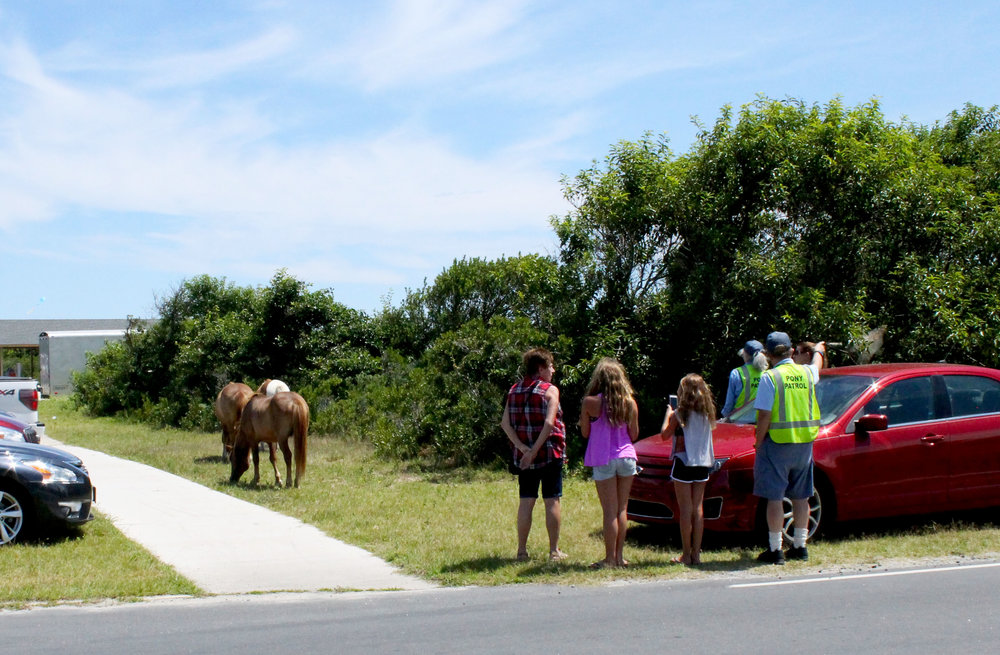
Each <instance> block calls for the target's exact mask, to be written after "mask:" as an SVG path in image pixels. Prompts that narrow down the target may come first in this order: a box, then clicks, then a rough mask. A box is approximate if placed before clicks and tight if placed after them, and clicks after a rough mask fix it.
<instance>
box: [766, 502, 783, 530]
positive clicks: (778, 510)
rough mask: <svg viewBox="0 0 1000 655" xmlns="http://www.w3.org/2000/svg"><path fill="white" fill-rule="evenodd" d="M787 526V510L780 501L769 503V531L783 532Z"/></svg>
mask: <svg viewBox="0 0 1000 655" xmlns="http://www.w3.org/2000/svg"><path fill="white" fill-rule="evenodd" d="M784 524H785V508H784V505H783V503H782V501H780V500H769V501H767V530H768V532H781V530H782V528H784Z"/></svg>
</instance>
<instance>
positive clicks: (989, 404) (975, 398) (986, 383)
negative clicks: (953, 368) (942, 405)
mask: <svg viewBox="0 0 1000 655" xmlns="http://www.w3.org/2000/svg"><path fill="white" fill-rule="evenodd" d="M944 386H945V387H946V388H947V389H948V399H949V400H950V401H951V415H952V416H974V415H976V414H992V413H996V412H1000V382H998V381H996V380H994V379H993V378H987V377H982V376H979V375H945V376H944Z"/></svg>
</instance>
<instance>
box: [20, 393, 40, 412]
mask: <svg viewBox="0 0 1000 655" xmlns="http://www.w3.org/2000/svg"><path fill="white" fill-rule="evenodd" d="M17 398H18V400H20V401H21V404H22V405H24V406H25V407H27V408H28V409H30V410H31V411H33V412H37V411H38V389H21V390H19V391H18V392H17Z"/></svg>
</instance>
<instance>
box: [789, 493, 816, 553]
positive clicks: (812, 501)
mask: <svg viewBox="0 0 1000 655" xmlns="http://www.w3.org/2000/svg"><path fill="white" fill-rule="evenodd" d="M781 508H782V510H784V517H783V519H782V527H781V531H782V533H783V538H784V539H785V542H786V543H792V542H793V540H794V538H795V526H794V525H793V523H794V521H793V517H792V501H791V500H789V499H788V498H783V499H782V500H781ZM822 520H823V494H822V493H820V490H819V487H817V488H815V489H814V490H813V495H812V496H811V497H810V498H809V534H808V535H807V539H809V540H811V539H812V538H813V537H814V536H815V535H816V533H817V532H819V530H820V526H821V525H822Z"/></svg>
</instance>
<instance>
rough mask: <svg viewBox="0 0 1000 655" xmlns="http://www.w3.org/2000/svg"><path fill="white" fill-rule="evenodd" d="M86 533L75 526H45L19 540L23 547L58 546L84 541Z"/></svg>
mask: <svg viewBox="0 0 1000 655" xmlns="http://www.w3.org/2000/svg"><path fill="white" fill-rule="evenodd" d="M85 534H86V532H85V531H84V530H83V528H81V527H79V526H75V525H60V524H56V525H51V526H44V527H42V528H40V529H39V530H37V531H36V532H34V533H31V534H26V535H24V536H23V537H20V538H19V539H18V540H17V543H19V544H21V545H22V546H40V547H46V546H56V545H58V544H62V543H66V542H68V541H76V540H77V539H82V538H83V537H84V535H85Z"/></svg>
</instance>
